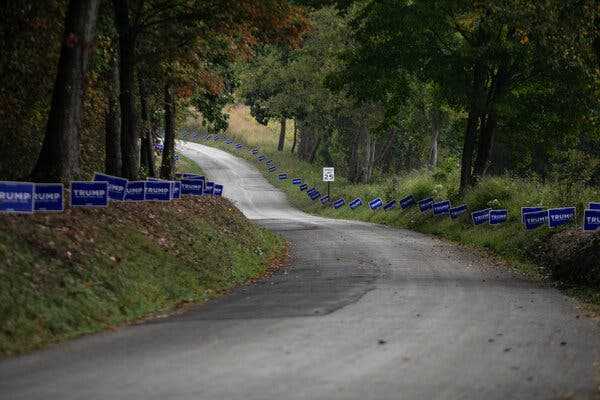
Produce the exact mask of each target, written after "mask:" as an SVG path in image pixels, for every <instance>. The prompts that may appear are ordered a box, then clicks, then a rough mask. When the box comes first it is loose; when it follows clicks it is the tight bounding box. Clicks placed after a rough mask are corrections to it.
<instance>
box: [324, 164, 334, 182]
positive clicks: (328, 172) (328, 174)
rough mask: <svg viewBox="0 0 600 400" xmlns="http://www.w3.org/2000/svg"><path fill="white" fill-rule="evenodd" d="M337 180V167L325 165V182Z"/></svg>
mask: <svg viewBox="0 0 600 400" xmlns="http://www.w3.org/2000/svg"><path fill="white" fill-rule="evenodd" d="M334 180H335V168H333V167H323V182H333V181H334Z"/></svg>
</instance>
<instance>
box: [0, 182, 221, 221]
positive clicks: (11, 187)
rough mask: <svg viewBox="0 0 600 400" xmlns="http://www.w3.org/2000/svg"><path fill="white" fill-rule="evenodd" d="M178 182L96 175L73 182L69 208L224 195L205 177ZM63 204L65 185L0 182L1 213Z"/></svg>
mask: <svg viewBox="0 0 600 400" xmlns="http://www.w3.org/2000/svg"><path fill="white" fill-rule="evenodd" d="M179 178H180V179H178V180H175V181H166V180H162V179H156V178H148V180H145V181H128V180H127V179H124V178H120V177H118V176H110V175H105V174H100V173H97V174H95V175H94V180H93V181H73V182H71V184H70V190H69V196H70V204H71V207H107V206H108V204H109V203H110V202H111V201H119V202H121V201H123V202H142V201H161V202H168V201H171V200H175V199H179V198H180V197H181V196H186V195H188V196H203V195H211V196H221V195H222V194H223V185H219V184H216V183H214V182H210V181H206V179H205V178H204V176H200V175H195V174H181V175H179ZM64 203H65V195H64V186H63V184H62V183H30V182H0V212H6V213H33V212H62V211H64Z"/></svg>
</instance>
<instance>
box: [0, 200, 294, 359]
mask: <svg viewBox="0 0 600 400" xmlns="http://www.w3.org/2000/svg"><path fill="white" fill-rule="evenodd" d="M0 223H2V225H3V229H2V230H1V231H0V258H1V259H2V260H3V262H2V263H1V264H0V327H1V329H0V354H2V355H4V356H7V355H14V354H19V353H22V352H26V351H30V350H33V349H36V348H40V347H43V346H45V345H47V344H49V343H53V342H57V341H61V340H65V339H68V338H73V337H77V336H79V335H82V334H86V333H92V332H97V331H99V330H103V329H107V328H111V327H114V326H116V325H119V324H122V323H126V322H131V321H135V320H137V319H139V318H142V317H146V316H148V315H152V314H155V313H162V312H168V311H169V310H173V309H174V308H176V307H177V306H178V305H182V304H186V303H189V302H193V303H199V302H204V301H206V300H208V299H210V298H212V297H215V296H217V295H219V294H220V293H222V292H223V291H225V290H227V289H230V288H231V287H234V286H237V285H240V284H243V283H245V282H247V281H249V280H252V279H254V278H256V277H257V276H260V275H262V274H264V273H266V272H268V270H269V268H270V267H271V266H272V265H274V263H275V262H276V261H277V260H279V259H280V258H281V257H282V256H283V254H284V253H285V243H284V241H283V240H282V239H281V238H279V237H278V236H276V235H274V234H272V233H271V232H269V231H267V230H265V229H262V228H260V227H257V226H256V225H254V224H252V223H250V222H249V221H248V220H246V218H244V216H243V215H242V214H241V213H240V212H239V211H238V210H236V209H235V208H234V207H233V206H232V205H231V204H230V203H229V202H228V201H227V200H225V199H215V198H200V199H181V200H177V201H174V202H172V203H170V204H168V205H163V204H160V203H147V204H111V206H110V207H109V208H107V209H105V210H97V209H96V210H95V209H85V210H71V209H69V210H66V211H65V213H63V214H53V215H34V216H1V217H0Z"/></svg>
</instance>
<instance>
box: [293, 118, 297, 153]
mask: <svg viewBox="0 0 600 400" xmlns="http://www.w3.org/2000/svg"><path fill="white" fill-rule="evenodd" d="M297 137H298V122H297V120H294V141H293V142H292V150H291V153H292V154H294V151H296V138H297Z"/></svg>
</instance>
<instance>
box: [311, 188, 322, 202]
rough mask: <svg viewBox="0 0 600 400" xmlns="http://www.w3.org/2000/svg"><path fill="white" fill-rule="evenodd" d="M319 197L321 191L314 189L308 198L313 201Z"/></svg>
mask: <svg viewBox="0 0 600 400" xmlns="http://www.w3.org/2000/svg"><path fill="white" fill-rule="evenodd" d="M319 197H321V193H319V192H318V191H316V190H315V191H314V192H313V193H312V194H311V195H310V199H311V200H312V201H315V200H316V199H318V198H319Z"/></svg>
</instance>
